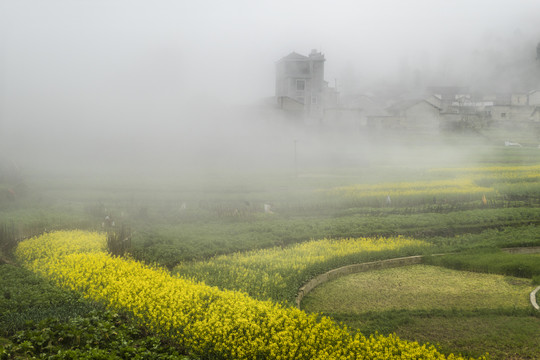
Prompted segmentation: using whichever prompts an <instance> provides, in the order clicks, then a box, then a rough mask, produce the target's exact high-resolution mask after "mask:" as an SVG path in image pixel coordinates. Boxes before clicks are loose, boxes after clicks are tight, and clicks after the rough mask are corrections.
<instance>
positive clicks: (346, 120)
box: [323, 87, 540, 132]
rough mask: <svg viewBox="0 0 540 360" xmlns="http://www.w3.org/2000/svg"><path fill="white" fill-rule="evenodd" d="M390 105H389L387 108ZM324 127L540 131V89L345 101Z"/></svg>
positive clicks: (430, 92)
mask: <svg viewBox="0 0 540 360" xmlns="http://www.w3.org/2000/svg"><path fill="white" fill-rule="evenodd" d="M387 104H388V103H387ZM323 121H324V122H333V123H335V124H341V125H342V126H354V124H356V125H357V126H359V127H368V128H376V129H404V130H412V131H423V132H426V131H428V132H437V131H441V130H456V129H459V128H465V127H469V128H476V129H479V128H485V127H507V126H512V127H525V128H526V127H535V128H536V127H537V126H540V90H533V91H530V92H528V93H511V94H471V93H469V92H468V89H467V88H463V87H431V88H428V89H427V90H426V94H425V95H424V96H422V97H417V98H410V99H401V100H395V101H391V100H390V101H389V105H388V106H385V105H381V103H380V102H378V101H376V100H375V99H374V98H372V97H369V96H365V95H358V96H344V97H343V98H342V99H340V101H339V102H338V103H336V106H335V107H334V108H331V107H329V108H327V109H325V113H324V115H323Z"/></svg>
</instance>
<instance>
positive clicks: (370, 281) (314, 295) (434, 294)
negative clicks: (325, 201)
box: [303, 264, 534, 313]
mask: <svg viewBox="0 0 540 360" xmlns="http://www.w3.org/2000/svg"><path fill="white" fill-rule="evenodd" d="M344 289H347V291H342V290H344ZM375 289H376V290H375ZM533 289H534V286H533V285H531V282H530V280H528V279H521V278H514V277H507V276H503V275H496V274H485V273H473V272H468V271H457V270H451V269H446V268H441V267H437V266H431V265H423V264H417V265H409V266H404V267H394V268H388V269H381V270H373V271H369V272H362V273H357V274H353V275H348V276H343V277H340V278H338V279H336V280H333V281H331V282H327V283H325V284H322V285H321V286H320V287H318V288H315V289H314V290H313V291H312V292H311V293H310V294H308V295H307V296H306V298H305V302H304V303H303V308H304V309H307V310H309V311H317V312H319V311H322V312H323V313H326V312H340V311H343V310H346V312H347V313H354V312H357V313H363V312H369V311H392V310H409V311H421V310H441V311H447V310H452V309H456V310H475V309H499V308H510V309H529V308H530V307H531V305H530V303H529V294H530V292H531V291H532V290H533Z"/></svg>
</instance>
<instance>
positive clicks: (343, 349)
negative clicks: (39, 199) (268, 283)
mask: <svg viewBox="0 0 540 360" xmlns="http://www.w3.org/2000/svg"><path fill="white" fill-rule="evenodd" d="M104 244H105V238H104V236H103V235H100V234H96V233H83V232H56V233H50V234H46V235H44V236H42V237H37V238H33V239H31V240H28V241H24V242H22V243H21V244H20V245H19V247H18V248H17V250H16V256H17V258H18V259H19V261H20V262H21V263H23V264H24V265H25V266H27V267H28V268H31V269H33V270H35V271H37V272H39V273H41V274H43V275H44V276H46V277H48V278H50V279H51V280H53V281H55V282H56V283H58V284H59V285H60V286H64V287H68V288H70V289H73V290H76V291H80V292H82V293H83V294H84V295H85V296H87V297H88V298H90V299H93V300H96V301H102V302H104V303H106V304H107V305H108V306H110V307H113V308H118V309H125V310H128V311H130V312H131V313H132V314H133V315H134V316H136V317H137V318H138V319H140V321H141V322H142V323H144V324H145V325H146V326H148V327H149V328H151V329H153V330H154V331H156V332H158V333H160V334H163V335H166V336H169V337H171V338H172V339H174V340H175V341H177V342H178V343H179V344H180V345H182V346H185V347H186V348H187V349H190V351H191V352H192V353H193V354H194V355H195V356H200V357H204V358H212V359H321V360H322V359H325V360H326V359H461V357H456V356H454V355H449V356H448V357H446V356H444V355H442V354H441V353H439V352H438V351H437V349H436V348H435V347H433V346H426V345H420V344H418V343H416V342H408V341H403V340H400V339H399V338H397V337H396V336H380V335H372V336H370V337H365V336H363V335H361V334H356V335H351V334H350V333H349V331H348V330H347V329H346V328H344V327H340V326H338V325H337V324H335V323H334V322H333V321H332V320H330V319H328V318H325V317H319V316H317V315H308V314H306V313H305V312H303V311H301V310H299V309H296V308H289V307H284V306H282V305H279V304H275V303H272V302H269V301H259V300H255V299H253V298H250V297H249V296H247V295H246V294H244V293H241V292H238V291H221V290H218V289H217V288H215V287H210V286H207V285H205V284H202V283H196V282H193V281H190V280H186V279H183V278H178V277H173V276H171V275H170V274H169V273H168V272H166V271H165V270H163V269H159V268H153V267H150V266H146V265H143V264H141V263H138V262H136V261H134V260H131V259H122V258H117V257H111V256H109V255H108V254H106V253H105V252H104V251H100V250H101V249H103V247H104Z"/></svg>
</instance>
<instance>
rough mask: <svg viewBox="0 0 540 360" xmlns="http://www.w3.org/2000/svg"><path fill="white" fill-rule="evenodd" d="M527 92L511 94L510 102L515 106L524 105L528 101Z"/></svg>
mask: <svg viewBox="0 0 540 360" xmlns="http://www.w3.org/2000/svg"><path fill="white" fill-rule="evenodd" d="M528 100H529V99H528V96H527V94H512V97H511V99H510V104H511V105H515V106H524V105H527V103H528Z"/></svg>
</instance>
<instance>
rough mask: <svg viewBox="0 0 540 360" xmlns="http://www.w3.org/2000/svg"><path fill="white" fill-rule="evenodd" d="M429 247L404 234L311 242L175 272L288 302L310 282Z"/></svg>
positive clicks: (220, 259) (192, 265)
mask: <svg viewBox="0 0 540 360" xmlns="http://www.w3.org/2000/svg"><path fill="white" fill-rule="evenodd" d="M429 245H430V244H428V243H425V242H423V241H419V240H413V239H407V238H404V237H401V236H397V237H393V238H349V239H340V240H336V239H323V240H312V241H308V242H304V243H301V244H295V245H292V246H289V247H285V248H282V247H274V248H270V249H262V250H254V251H250V252H245V253H235V254H231V255H222V256H217V257H214V258H212V259H209V260H207V261H199V262H188V263H183V264H181V265H179V266H177V267H176V268H175V271H176V272H177V273H179V274H181V275H182V276H184V277H190V278H193V279H196V280H199V281H204V282H205V283H206V284H210V285H216V286H219V287H221V288H226V289H234V290H241V291H245V292H247V293H248V294H249V295H250V296H253V297H256V298H258V299H273V300H275V301H283V300H288V301H289V302H291V303H293V300H294V297H295V295H296V291H297V290H298V289H299V288H300V286H302V285H303V284H304V283H305V282H307V281H308V280H309V279H311V278H313V277H315V276H316V275H319V274H322V273H324V272H326V271H328V270H331V269H334V268H337V267H340V266H345V265H350V264H354V263H360V262H367V261H373V260H376V259H385V258H389V257H400V256H407V255H413V254H419V253H421V252H423V251H425V250H426V248H428V247H429Z"/></svg>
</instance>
